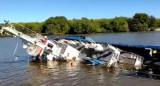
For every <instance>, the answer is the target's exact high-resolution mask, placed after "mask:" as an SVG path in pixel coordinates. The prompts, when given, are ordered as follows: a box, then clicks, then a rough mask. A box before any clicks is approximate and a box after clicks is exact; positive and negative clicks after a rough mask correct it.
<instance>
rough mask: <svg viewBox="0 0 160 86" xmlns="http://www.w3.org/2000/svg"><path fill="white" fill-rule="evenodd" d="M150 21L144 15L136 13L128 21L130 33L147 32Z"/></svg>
mask: <svg viewBox="0 0 160 86" xmlns="http://www.w3.org/2000/svg"><path fill="white" fill-rule="evenodd" d="M149 24H150V19H149V16H148V15H147V14H145V13H136V14H135V15H134V16H133V18H132V19H131V20H130V21H129V28H130V31H148V30H149V28H148V27H149Z"/></svg>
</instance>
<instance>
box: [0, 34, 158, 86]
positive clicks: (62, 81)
mask: <svg viewBox="0 0 160 86" xmlns="http://www.w3.org/2000/svg"><path fill="white" fill-rule="evenodd" d="M86 36H87V37H91V38H93V39H94V40H96V41H102V42H112V43H128V44H147V45H160V39H159V38H160V32H146V33H112V34H90V35H86ZM17 43H19V46H18V49H17V51H16V53H15V54H16V56H14V55H13V51H14V49H15V46H16V44H17ZM137 72H138V71H137V70H135V69H134V68H133V67H132V66H129V65H124V66H123V65H120V67H119V68H117V69H114V68H107V67H106V66H90V65H86V64H84V63H82V62H75V63H74V66H71V62H52V61H49V62H47V63H34V62H29V56H28V55H27V54H26V53H25V50H24V49H23V48H22V44H21V40H20V39H17V38H12V37H7V38H0V86H23V85H24V86H39V85H41V86H140V85H144V86H159V85H160V79H158V78H156V79H155V78H153V77H152V76H147V77H146V76H144V75H139V74H138V73H137Z"/></svg>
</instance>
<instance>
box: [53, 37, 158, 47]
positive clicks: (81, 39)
mask: <svg viewBox="0 0 160 86" xmlns="http://www.w3.org/2000/svg"><path fill="white" fill-rule="evenodd" d="M61 39H66V40H74V41H80V42H90V41H89V40H87V39H86V38H85V37H84V36H65V37H59V38H55V39H53V40H61ZM98 43H101V44H113V45H119V46H124V47H135V48H152V49H156V50H160V46H155V45H138V44H125V43H106V42H98Z"/></svg>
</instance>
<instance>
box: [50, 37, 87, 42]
mask: <svg viewBox="0 0 160 86" xmlns="http://www.w3.org/2000/svg"><path fill="white" fill-rule="evenodd" d="M61 39H66V40H74V41H80V42H90V41H89V40H87V39H85V37H84V36H65V37H59V38H55V39H53V40H61Z"/></svg>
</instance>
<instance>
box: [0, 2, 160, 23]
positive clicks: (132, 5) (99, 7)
mask: <svg viewBox="0 0 160 86" xmlns="http://www.w3.org/2000/svg"><path fill="white" fill-rule="evenodd" d="M135 13H147V14H148V15H153V16H155V17H156V18H160V0H1V1H0V23H2V22H3V20H4V19H5V20H10V21H11V22H42V21H45V20H46V19H48V18H49V17H55V16H65V17H66V18H67V19H73V18H76V19H81V18H82V17H87V18H89V19H100V18H114V17H119V16H124V17H132V16H133V15H134V14H135Z"/></svg>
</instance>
